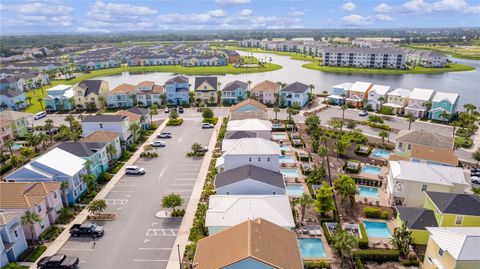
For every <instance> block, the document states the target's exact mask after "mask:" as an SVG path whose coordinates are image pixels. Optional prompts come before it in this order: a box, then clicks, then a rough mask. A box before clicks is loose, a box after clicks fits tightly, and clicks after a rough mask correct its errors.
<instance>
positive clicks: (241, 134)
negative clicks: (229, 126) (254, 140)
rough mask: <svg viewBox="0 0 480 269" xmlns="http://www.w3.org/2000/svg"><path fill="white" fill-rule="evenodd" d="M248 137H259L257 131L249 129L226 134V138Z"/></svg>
mask: <svg viewBox="0 0 480 269" xmlns="http://www.w3.org/2000/svg"><path fill="white" fill-rule="evenodd" d="M246 137H257V133H255V132H249V131H232V132H227V133H226V134H225V139H240V138H246Z"/></svg>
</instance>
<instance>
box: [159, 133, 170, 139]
mask: <svg viewBox="0 0 480 269" xmlns="http://www.w3.org/2000/svg"><path fill="white" fill-rule="evenodd" d="M157 138H172V133H167V132H162V133H160V134H159V135H157Z"/></svg>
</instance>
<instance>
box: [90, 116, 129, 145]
mask: <svg viewBox="0 0 480 269" xmlns="http://www.w3.org/2000/svg"><path fill="white" fill-rule="evenodd" d="M82 130H83V136H85V137H86V136H89V135H90V134H92V133H93V132H96V131H112V132H117V133H118V134H119V135H120V140H121V141H125V142H127V143H128V142H129V141H131V137H132V133H131V131H130V120H129V118H128V117H127V116H125V115H89V116H86V117H85V118H84V119H83V120H82Z"/></svg>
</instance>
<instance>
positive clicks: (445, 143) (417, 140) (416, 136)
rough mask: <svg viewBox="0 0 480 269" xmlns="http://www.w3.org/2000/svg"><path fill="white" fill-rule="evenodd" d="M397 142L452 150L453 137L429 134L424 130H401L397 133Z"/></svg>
mask: <svg viewBox="0 0 480 269" xmlns="http://www.w3.org/2000/svg"><path fill="white" fill-rule="evenodd" d="M396 140H397V142H402V143H408V144H415V145H422V146H429V147H435V148H444V149H450V150H453V145H454V139H453V137H448V136H443V135H440V134H435V133H429V132H427V131H424V130H411V131H408V130H402V131H400V132H399V133H398V136H397V138H396Z"/></svg>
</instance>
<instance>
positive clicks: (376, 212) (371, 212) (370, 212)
mask: <svg viewBox="0 0 480 269" xmlns="http://www.w3.org/2000/svg"><path fill="white" fill-rule="evenodd" d="M363 213H364V214H365V217H367V218H372V219H388V217H389V215H388V212H387V211H382V210H381V209H379V208H375V207H365V208H364V209H363Z"/></svg>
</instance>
